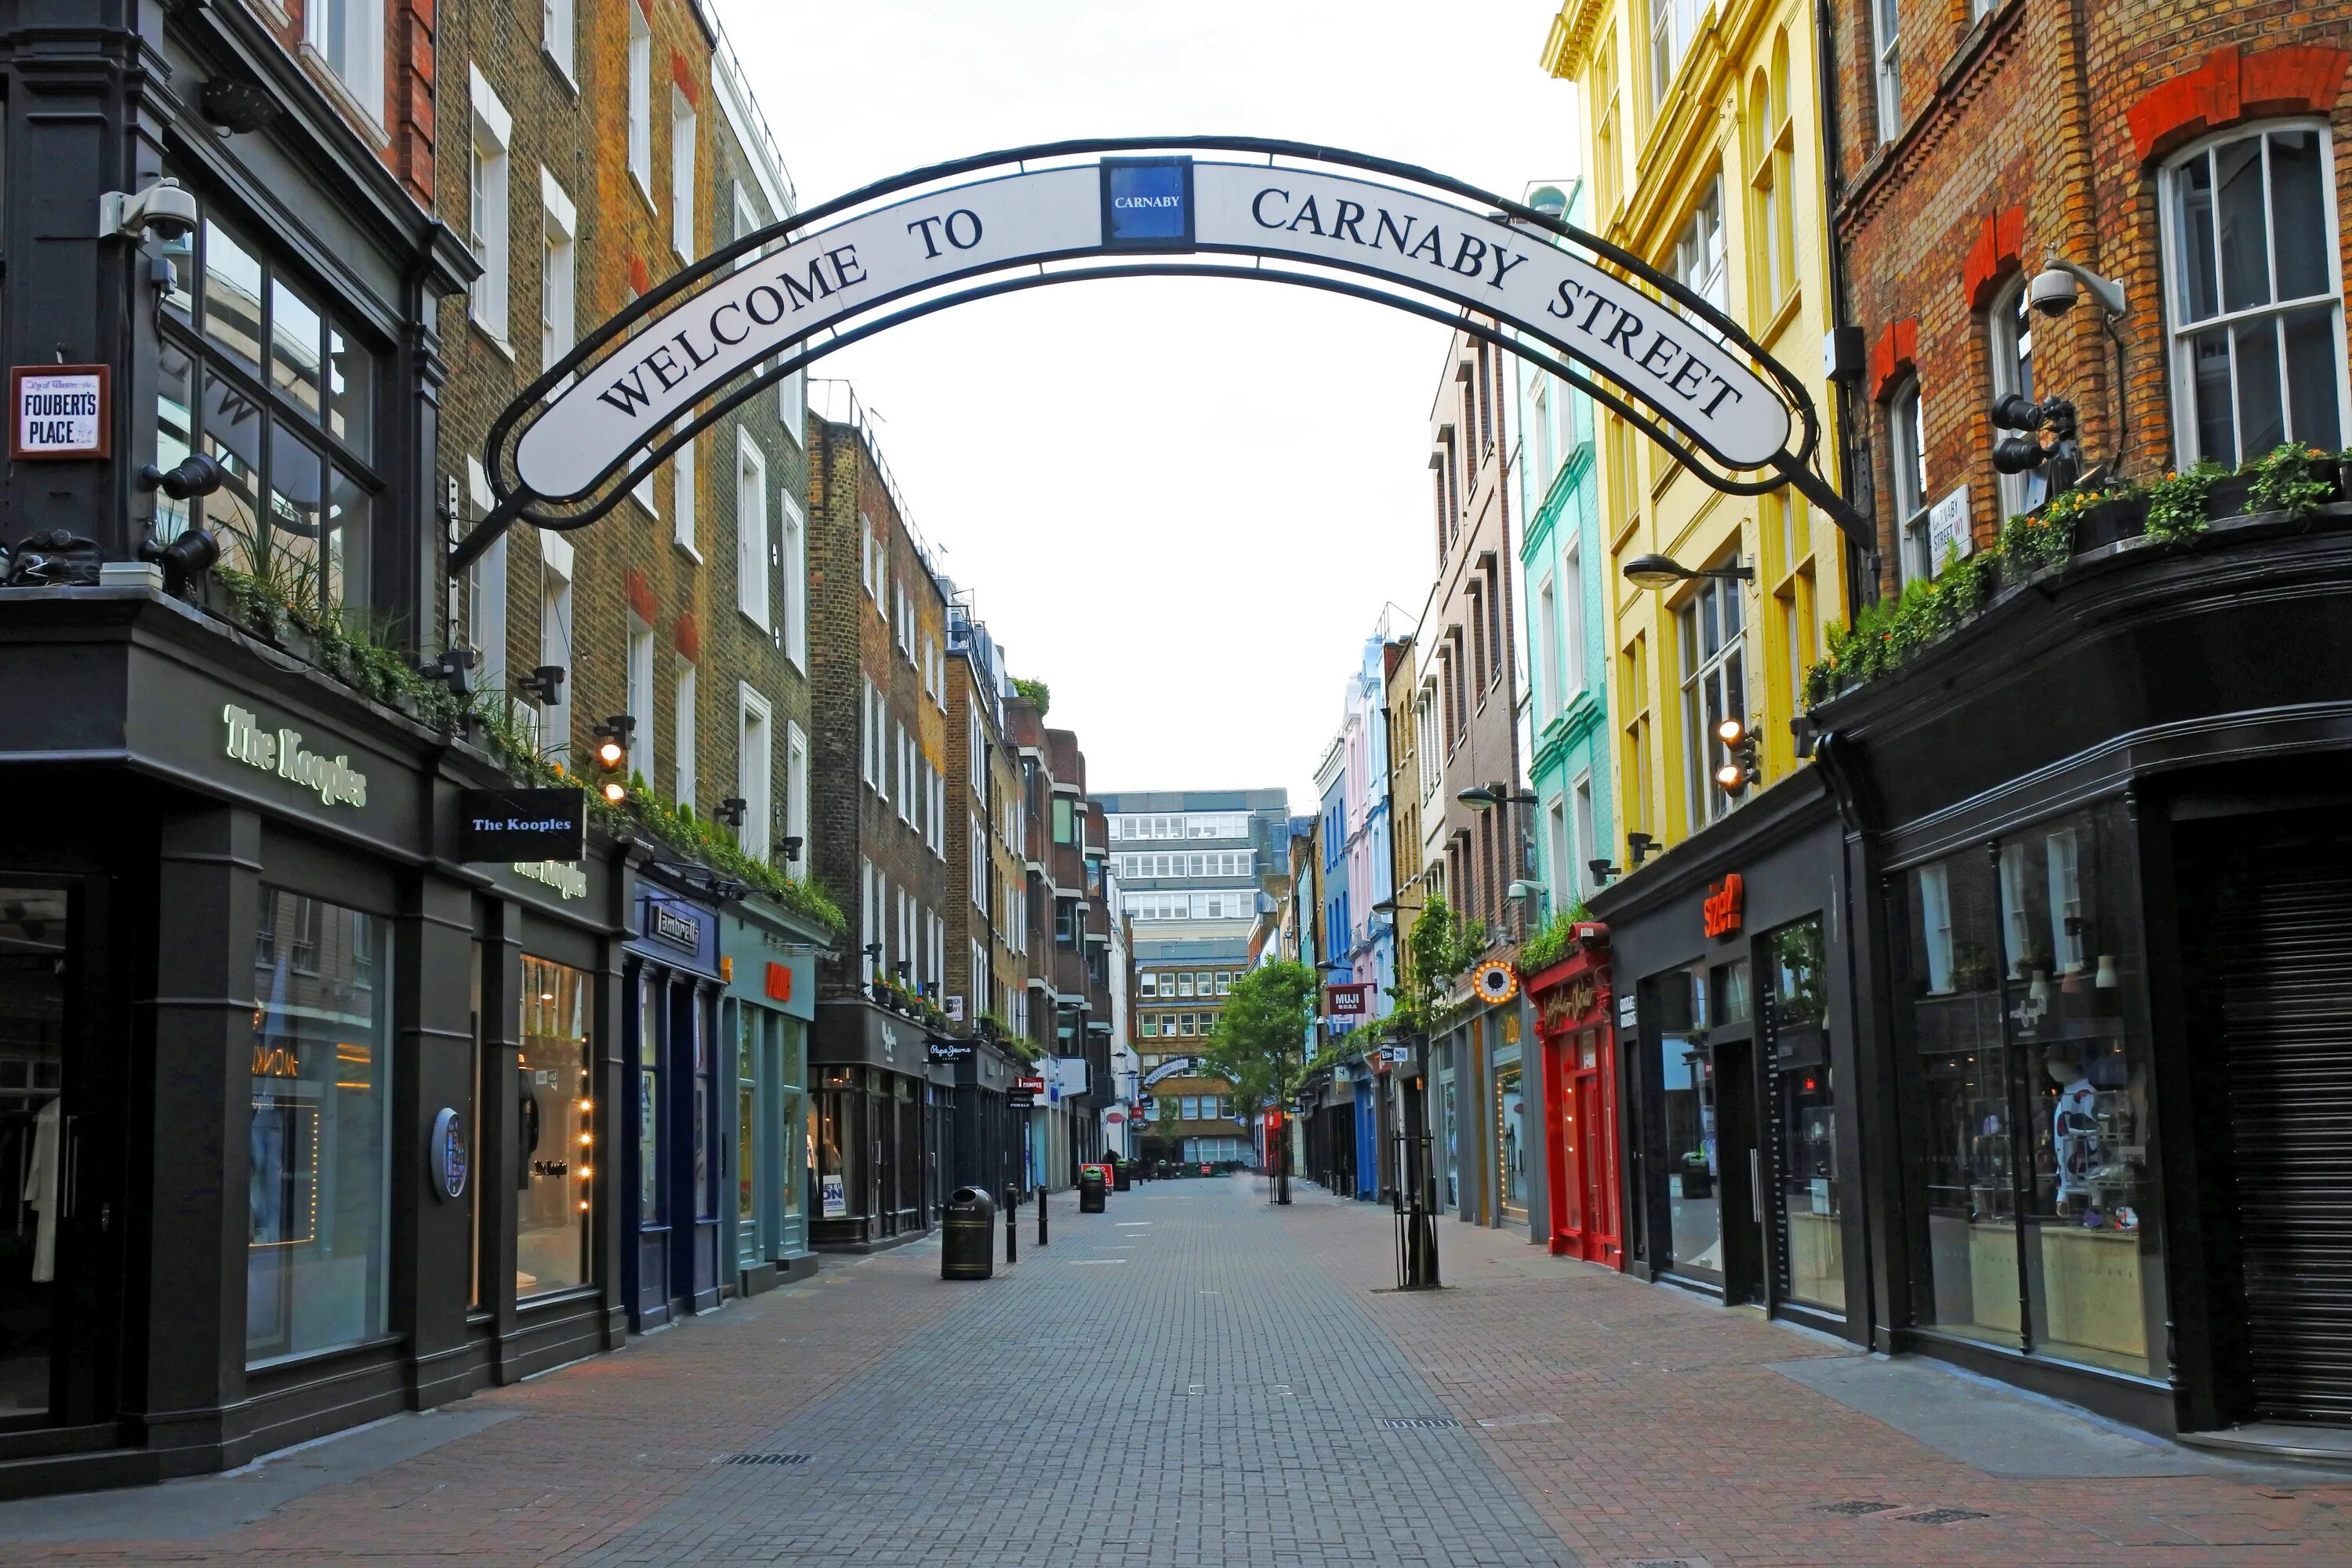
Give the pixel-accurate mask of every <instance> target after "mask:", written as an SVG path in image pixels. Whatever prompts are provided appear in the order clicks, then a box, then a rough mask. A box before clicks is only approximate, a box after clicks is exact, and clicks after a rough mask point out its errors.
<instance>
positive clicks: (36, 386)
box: [8, 364, 114, 460]
mask: <svg viewBox="0 0 2352 1568" xmlns="http://www.w3.org/2000/svg"><path fill="white" fill-rule="evenodd" d="M113 376H114V371H113V367H111V366H110V365H102V364H40V365H26V364H20V365H18V366H16V368H15V369H14V370H13V371H11V372H10V373H9V374H8V401H9V402H10V403H11V404H12V405H15V408H16V417H15V421H14V425H13V427H12V428H11V430H10V432H9V439H8V455H9V456H10V457H12V458H17V459H19V460H22V459H25V458H103V457H106V456H107V455H108V453H109V451H110V446H109V439H108V433H109V429H110V426H111V425H112V423H113V421H112V419H111V418H110V405H111V401H112V387H113Z"/></svg>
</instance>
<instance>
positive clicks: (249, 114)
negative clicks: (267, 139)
mask: <svg viewBox="0 0 2352 1568" xmlns="http://www.w3.org/2000/svg"><path fill="white" fill-rule="evenodd" d="M196 108H197V110H198V111H199V112H201V113H202V114H203V115H204V117H205V119H206V120H209V121H212V122H213V123H214V124H215V125H217V126H219V127H220V128H221V129H222V130H224V131H231V132H248V133H249V132H255V131H261V130H266V129H268V127H269V126H270V125H272V124H274V123H275V122H276V121H277V119H278V100H276V99H274V98H272V97H270V96H269V94H268V91H267V90H266V89H263V88H261V87H259V86H257V84H255V83H253V82H249V81H232V80H230V79H228V78H226V77H221V76H216V77H214V78H212V79H210V80H208V81H206V82H205V85H204V86H202V87H200V88H198V89H196Z"/></svg>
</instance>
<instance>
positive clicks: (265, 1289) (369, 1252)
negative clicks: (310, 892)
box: [245, 889, 392, 1364]
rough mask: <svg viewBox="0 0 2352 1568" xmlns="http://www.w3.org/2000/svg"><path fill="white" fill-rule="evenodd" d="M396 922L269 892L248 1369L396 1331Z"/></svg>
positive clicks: (253, 1148)
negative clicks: (391, 938)
mask: <svg viewBox="0 0 2352 1568" xmlns="http://www.w3.org/2000/svg"><path fill="white" fill-rule="evenodd" d="M385 934H386V932H385V922H384V921H381V920H379V919H377V918H376V917H375V916H373V915H370V914H363V913H362V912H361V911H359V910H351V909H345V908H342V907H341V906H340V905H336V904H330V903H327V902H325V901H324V900H319V899H312V898H307V897H305V896H303V895H301V894H299V893H292V892H288V891H285V890H283V889H265V890H264V892H263V895H262V906H261V924H260V928H259V931H258V932H257V937H256V941H255V944H254V988H255V996H256V999H257V1005H256V1006H255V1008H254V1026H253V1066H252V1079H253V1120H252V1123H251V1127H250V1131H249V1133H248V1138H249V1149H248V1155H249V1165H248V1173H247V1202H248V1205H249V1211H248V1242H247V1252H246V1331H245V1350H246V1360H247V1363H248V1364H251V1363H262V1362H268V1361H274V1360H278V1359H280V1358H283V1357H287V1356H297V1355H304V1354H309V1353H310V1352H317V1351H324V1350H331V1349H333V1348H335V1347H336V1346H339V1345H346V1344H351V1343H353V1342H358V1341H361V1340H365V1339H368V1338H371V1337H373V1336H374V1335H376V1334H380V1333H383V1331H384V1325H385V1296H386V1279H385V1277H386V1272H387V1268H388V1257H387V1243H388V1240H389V1237H390V1217H391V1216H390V1207H389V1204H390V1192H391V1136H390V1134H391V1116H392V1073H391V1061H390V1051H389V1047H390V1043H391V1040H390V1037H391V1030H390V1019H389V1011H390V1003H391V991H392V987H391V984H390V981H391V973H390V971H391V958H390V954H389V952H388V951H387V949H386V946H385V943H384V941H383V938H384V936H385Z"/></svg>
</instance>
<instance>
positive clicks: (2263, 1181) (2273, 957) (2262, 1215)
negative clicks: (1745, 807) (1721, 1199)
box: [1817, 506, 2352, 1447]
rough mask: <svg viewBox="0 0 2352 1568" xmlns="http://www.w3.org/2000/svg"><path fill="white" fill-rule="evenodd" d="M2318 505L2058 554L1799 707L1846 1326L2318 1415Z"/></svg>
mask: <svg viewBox="0 0 2352 1568" xmlns="http://www.w3.org/2000/svg"><path fill="white" fill-rule="evenodd" d="M2347 524H2352V510H2347V509H2346V508H2344V507H2341V506H2335V507H2328V508H2326V509H2324V510H2322V511H2321V513H2320V514H2319V515H2318V516H2317V517H2315V518H2313V519H2310V520H2306V521H2301V522H2292V523H2291V522H2288V521H2284V520H2283V519H2280V518H2277V517H2274V516H2273V517H2256V518H2252V519H2242V518H2241V519H2228V520H2221V521H2217V522H2216V523H2215V525H2214V526H2213V528H2212V531H2210V533H2209V534H2207V535H2205V536H2203V537H2202V538H2200V539H2199V540H2197V541H2196V542H2194V544H2193V545H2192V546H2190V547H2189V548H2186V549H2179V548H2172V549H2167V548H2164V547H2161V546H2157V545H2152V544H2150V543H2148V542H2146V541H2141V540H2131V541H2127V542H2124V543H2122V544H2117V545H2110V546H2106V547H2104V548H2102V549H2099V550H2095V551H2093V552H2087V553H2085V554H2084V555H2080V556H2077V557H2076V558H2075V560H2074V563H2073V564H2072V565H2071V566H2069V567H2068V568H2066V569H2064V570H2063V572H2062V573H2059V574H2042V576H2040V577H2039V578H2037V579H2035V580H2033V581H2031V582H2028V583H2025V584H2019V585H2015V586H2011V587H2010V588H2008V589H2006V590H2005V591H2004V592H2003V593H2002V594H2000V595H1999V596H1997V597H1996V598H1995V599H1994V600H1993V601H1992V603H1991V604H1990V605H1989V607H1988V608H1987V609H1986V610H1985V612H1984V613H1983V614H1982V616H1979V618H1978V619H1976V620H1975V621H1974V622H1972V623H1971V624H1970V625H1969V626H1965V627H1963V628H1962V629H1961V630H1960V631H1959V632H1958V634H1956V635H1954V636H1952V637H1948V638H1947V639H1945V640H1944V641H1943V642H1942V643H1940V644H1938V645H1937V646H1934V647H1930V648H1928V649H1927V650H1925V651H1924V652H1922V653H1921V654H1920V655H1918V656H1916V658H1914V659H1913V660H1912V661H1911V662H1910V663H1909V664H1907V665H1906V666H1905V667H1903V668H1899V669H1897V670H1896V671H1895V672H1893V673H1891V674H1889V675H1885V676H1882V677H1880V678H1879V679H1875V680H1873V681H1871V682H1870V683H1868V684H1867V685H1864V686H1863V687H1861V688H1859V689H1855V690H1853V691H1851V692H1849V693H1847V694H1845V695H1843V696H1842V697H1840V698H1838V699H1836V700H1833V701H1832V702H1830V703H1829V704H1827V705H1825V706H1824V707H1823V708H1822V710H1820V712H1819V713H1818V714H1817V718H1818V719H1819V720H1820V721H1821V722H1822V725H1823V726H1824V728H1825V729H1826V731H1827V734H1826V735H1825V737H1824V739H1823V741H1822V748H1821V753H1820V754H1821V766H1822V771H1823V773H1825V774H1826V775H1827V776H1828V778H1829V779H1831V780H1832V782H1833V783H1834V784H1835V786H1836V789H1837V793H1838V795H1839V797H1840V801H1841V805H1843V808H1844V810H1845V812H1846V813H1847V815H1848V816H1849V818H1850V822H1851V825H1852V827H1853V835H1852V837H1851V838H1850V841H1849V862H1848V863H1849V867H1850V869H1851V874H1852V877H1853V885H1854V886H1855V887H1856V888H1857V889H1863V890H1865V891H1866V895H1867V896H1865V897H1859V898H1857V900H1856V901H1855V907H1856V909H1857V910H1858V911H1859V912H1860V914H1861V916H1862V929H1863V930H1864V935H1865V938H1866V943H1867V948H1868V952H1869V955H1870V963H1869V964H1868V966H1867V968H1866V970H1865V973H1867V974H1868V975H1869V976H1870V977H1871V982H1872V984H1870V986H1869V988H1868V994H1866V995H1865V996H1864V999H1863V1000H1864V1012H1865V1014H1866V1016H1869V1017H1870V1018H1871V1019H1872V1020H1873V1032H1874V1036H1875V1037H1876V1038H1877V1040H1878V1041H1880V1042H1883V1044H1882V1045H1880V1046H1879V1047H1877V1048H1875V1049H1874V1050H1872V1051H1870V1052H1867V1053H1865V1059H1864V1064H1863V1065H1864V1081H1863V1083H1862V1084H1861V1085H1860V1086H1859V1087H1860V1089H1861V1097H1862V1100H1863V1101H1864V1115H1865V1120H1866V1121H1867V1122H1868V1123H1869V1124H1870V1126H1871V1127H1872V1129H1873V1131H1874V1133H1875V1134H1876V1135H1875V1136H1874V1137H1872V1138H1871V1139H1870V1140H1869V1146H1868V1152H1867V1157H1868V1160H1869V1165H1870V1169H1869V1173H1868V1176H1867V1182H1866V1184H1867V1185H1868V1187H1869V1188H1870V1190H1871V1192H1872V1194H1873V1199H1874V1201H1873V1205H1872V1207H1873V1211H1874V1212H1873V1221H1872V1223H1873V1237H1872V1243H1873V1245H1872V1247H1871V1251H1870V1256H1871V1258H1872V1271H1873V1275H1874V1279H1873V1281H1872V1289H1873V1293H1874V1296H1875V1297H1876V1299H1877V1300H1881V1301H1882V1302H1884V1303H1885V1308H1884V1319H1883V1321H1882V1324H1881V1326H1880V1329H1879V1331H1878V1335H1877V1343H1878V1344H1879V1345H1880V1347H1881V1348H1884V1349H1890V1350H1904V1349H1908V1350H1916V1351H1922V1352H1929V1353H1933V1354H1936V1355H1938V1356H1941V1357H1944V1358H1947V1359H1949V1360H1951V1361H1954V1362H1958V1363H1961V1364H1963V1365H1966V1366H1969V1367H1970V1368H1972V1369H1975V1370H1977V1371H1979V1372H1981V1373H1988V1374H1990V1375H1993V1376H1997V1377H2000V1378H2004V1379H2007V1380H2009V1381H2012V1382H2016V1383H2020V1384H2025V1385H2027V1386H2030V1387H2032V1388H2036V1389H2039V1390H2042V1391H2043V1392H2047V1393H2050V1394H2054V1395H2057V1396H2059V1397H2063V1398H2065V1399H2070V1400H2074V1401H2076V1402H2079V1403H2082V1404H2084V1405H2091V1406H2093V1407H2094V1408H2096V1409H2099V1410H2102V1411H2105V1412H2106V1413H2108V1414H2110V1415H2116V1416H2117V1417H2119V1418H2121V1419H2126V1420H2129V1421H2132V1422H2135V1423H2137V1424H2139V1425H2142V1426H2148V1427H2151V1428H2154V1429H2157V1430H2159V1431H2165V1432H2175V1431H2178V1432H2200V1431H2202V1432H2209V1433H2211V1432H2224V1431H2226V1430H2227V1429H2229V1428H2231V1427H2234V1426H2242V1425H2248V1424H2256V1423H2262V1424H2269V1425H2268V1426H2267V1430H2268V1431H2270V1432H2271V1433H2273V1434H2276V1433H2279V1432H2282V1431H2284V1432H2286V1433H2289V1434H2292V1433H2293V1431H2294V1429H2295V1428H2296V1427H2297V1426H2333V1427H2336V1428H2337V1429H2338V1436H2339V1438H2340V1432H2341V1429H2342V1428H2343V1427H2345V1426H2352V1247H2347V1245H2346V1237H2347V1231H2346V1219H2345V1216H2346V1215H2347V1214H2352V1162H2347V1157H2346V1150H2347V1147H2352V1071H2347V1070H2346V1063H2347V1061H2352V984H2347V982H2352V963H2348V962H2347V957H2346V955H2347V953H2352V830H2347V826H2346V824H2347V813H2352V784H2347V777H2352V770H2347V762H2352V532H2347ZM1841 1081H1842V1082H1843V1079H1842V1080H1841ZM2286 1446H2288V1447H2292V1446H2293V1443H2292V1440H2291V1438H2290V1439H2288V1440H2286Z"/></svg>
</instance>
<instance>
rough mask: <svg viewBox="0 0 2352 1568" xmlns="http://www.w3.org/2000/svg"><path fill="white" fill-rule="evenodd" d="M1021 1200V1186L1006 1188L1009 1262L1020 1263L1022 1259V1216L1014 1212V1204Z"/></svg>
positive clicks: (1007, 1257) (1006, 1228)
mask: <svg viewBox="0 0 2352 1568" xmlns="http://www.w3.org/2000/svg"><path fill="white" fill-rule="evenodd" d="M1020 1202H1021V1189H1020V1188H1019V1187H1011V1186H1008V1187H1006V1188H1005V1189H1004V1261H1005V1262H1007V1263H1018V1262H1019V1261H1020V1260H1021V1227H1020V1216H1019V1215H1015V1214H1014V1213H1013V1208H1014V1206H1015V1205H1018V1204H1019V1203H1020Z"/></svg>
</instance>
